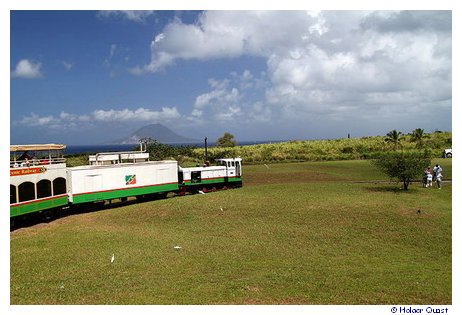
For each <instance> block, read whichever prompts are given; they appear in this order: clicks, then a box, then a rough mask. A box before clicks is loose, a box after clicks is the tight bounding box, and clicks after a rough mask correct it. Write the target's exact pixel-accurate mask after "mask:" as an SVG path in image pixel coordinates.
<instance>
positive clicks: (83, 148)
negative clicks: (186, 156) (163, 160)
mask: <svg viewBox="0 0 462 315" xmlns="http://www.w3.org/2000/svg"><path fill="white" fill-rule="evenodd" d="M284 141H287V140H276V141H269V140H268V141H242V142H238V144H237V145H255V144H265V143H277V142H284ZM171 145H173V146H196V147H198V148H203V147H204V143H203V142H201V143H175V144H171ZM207 146H208V147H209V148H210V147H214V146H215V143H213V142H212V143H211V142H209V143H207ZM139 149H140V146H139V145H138V144H100V145H98V144H93V145H68V146H67V147H66V149H65V150H64V154H66V155H72V154H96V153H100V152H121V151H138V150H139Z"/></svg>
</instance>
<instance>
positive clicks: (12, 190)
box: [10, 185, 18, 204]
mask: <svg viewBox="0 0 462 315" xmlns="http://www.w3.org/2000/svg"><path fill="white" fill-rule="evenodd" d="M16 202H18V201H17V200H16V186H15V185H10V204H12V203H16Z"/></svg>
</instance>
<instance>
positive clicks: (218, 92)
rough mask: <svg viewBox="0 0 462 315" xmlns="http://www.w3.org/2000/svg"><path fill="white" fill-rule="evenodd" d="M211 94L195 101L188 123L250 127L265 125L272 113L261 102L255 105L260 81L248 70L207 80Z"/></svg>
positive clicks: (260, 90)
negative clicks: (231, 123) (248, 125)
mask: <svg viewBox="0 0 462 315" xmlns="http://www.w3.org/2000/svg"><path fill="white" fill-rule="evenodd" d="M208 83H209V86H210V91H208V92H206V93H203V94H200V95H199V96H197V97H196V101H195V103H194V106H193V110H192V112H191V115H190V117H188V119H189V120H190V121H193V122H196V123H205V122H208V123H210V122H211V123H215V124H222V123H230V122H233V123H236V122H237V123H238V124H239V123H249V122H253V121H267V120H268V119H269V118H270V116H271V109H270V108H269V107H268V106H267V105H265V104H264V103H263V102H260V101H254V100H253V99H259V98H260V97H261V96H262V95H264V93H263V88H264V86H263V85H261V78H259V77H255V76H254V75H253V74H252V73H251V72H250V71H249V70H244V71H243V72H242V74H239V73H236V72H232V73H231V74H230V77H229V78H225V79H222V80H217V79H209V82H208Z"/></svg>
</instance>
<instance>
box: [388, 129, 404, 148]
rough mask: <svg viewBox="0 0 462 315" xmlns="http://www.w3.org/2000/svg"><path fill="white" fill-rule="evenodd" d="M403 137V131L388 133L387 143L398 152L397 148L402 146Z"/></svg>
mask: <svg viewBox="0 0 462 315" xmlns="http://www.w3.org/2000/svg"><path fill="white" fill-rule="evenodd" d="M402 135H403V134H402V133H401V131H396V130H392V131H390V132H389V133H387V136H386V138H385V142H388V143H390V144H391V145H392V146H393V149H394V150H396V148H397V147H399V146H401V139H402Z"/></svg>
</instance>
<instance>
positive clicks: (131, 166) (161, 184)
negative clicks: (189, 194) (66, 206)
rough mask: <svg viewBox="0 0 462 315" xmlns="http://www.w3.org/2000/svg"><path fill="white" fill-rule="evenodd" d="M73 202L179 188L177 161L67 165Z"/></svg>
mask: <svg viewBox="0 0 462 315" xmlns="http://www.w3.org/2000/svg"><path fill="white" fill-rule="evenodd" d="M67 182H68V186H69V202H70V203H71V204H80V203H88V202H97V201H103V200H111V199H116V198H127V197H131V196H147V195H151V194H165V193H167V192H170V191H178V163H177V161H147V162H138V163H120V164H112V165H85V166H78V167H70V168H68V169H67Z"/></svg>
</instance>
